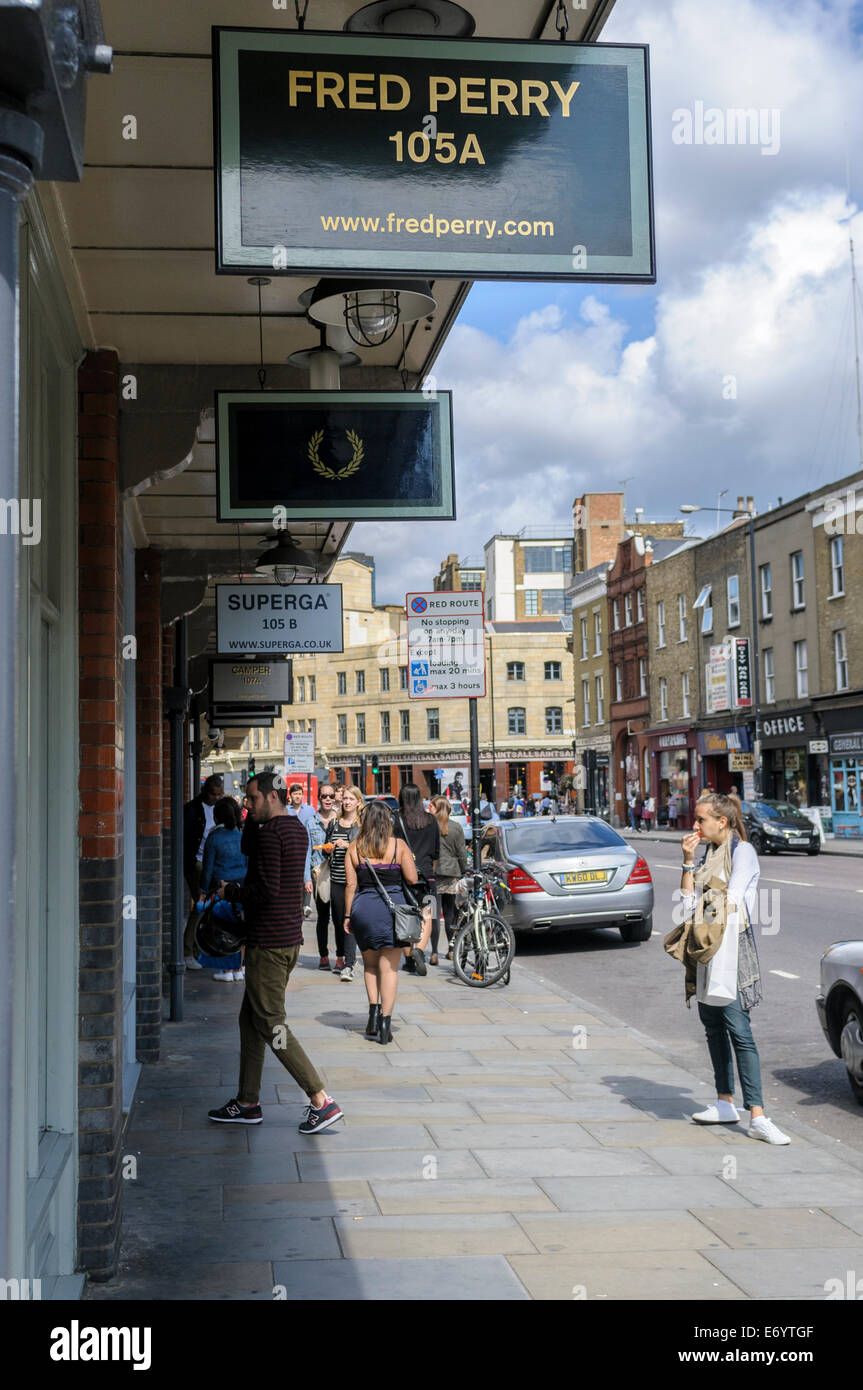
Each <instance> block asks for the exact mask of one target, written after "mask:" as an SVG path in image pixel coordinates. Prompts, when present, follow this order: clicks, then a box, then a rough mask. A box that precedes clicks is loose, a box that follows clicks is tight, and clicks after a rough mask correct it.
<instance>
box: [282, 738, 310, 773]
mask: <svg viewBox="0 0 863 1390" xmlns="http://www.w3.org/2000/svg"><path fill="white" fill-rule="evenodd" d="M314 770H315V736H314V734H285V776H286V777H290V776H291V774H292V773H295V772H302V773H304V774H305V775H306V776H308V775H309V774H310V773H312V772H314Z"/></svg>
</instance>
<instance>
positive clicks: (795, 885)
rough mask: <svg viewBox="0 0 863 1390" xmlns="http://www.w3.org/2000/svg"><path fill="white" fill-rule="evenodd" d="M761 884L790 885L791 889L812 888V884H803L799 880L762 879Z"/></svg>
mask: <svg viewBox="0 0 863 1390" xmlns="http://www.w3.org/2000/svg"><path fill="white" fill-rule="evenodd" d="M761 882H762V883H790V884H791V886H792V888H814V887H815V884H814V883H804V882H803V880H802V879H799V878H762V880H761Z"/></svg>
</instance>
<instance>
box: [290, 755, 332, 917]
mask: <svg viewBox="0 0 863 1390" xmlns="http://www.w3.org/2000/svg"><path fill="white" fill-rule="evenodd" d="M305 795H306V794H305V792H304V790H303V786H302V783H301V782H292V783H291V785H290V786H289V787H288V804H287V812H288V815H289V816H296V817H297V819H298V820H301V821H302V823H303V825H304V826H305V827H306V833H307V834H308V837H309V853H308V855H307V856H306V863H305V869H304V872H303V879H304V881H305V882H307V883H312V882H313V879H312V869H313V868H314V866H315V865H316V864H319V863H320V862H321V854H320V850H319V848H318V846H319V845H322V844H323V843H324V832H323V829H322V827H321V824H320V822H319V821H318V817H317V812H316V811H315V810H314V808H313V807H311V806H309V805H307V804H306V799H305ZM311 904H312V890H311V889H309V893H308V901H307V902H304V903H303V916H304V917H310V916H311V915H312V905H311Z"/></svg>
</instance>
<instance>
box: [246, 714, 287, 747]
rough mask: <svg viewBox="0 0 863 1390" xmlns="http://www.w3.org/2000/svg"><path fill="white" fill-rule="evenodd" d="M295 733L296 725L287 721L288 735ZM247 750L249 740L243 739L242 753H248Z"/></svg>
mask: <svg viewBox="0 0 863 1390" xmlns="http://www.w3.org/2000/svg"><path fill="white" fill-rule="evenodd" d="M296 732H297V726H296V724H295V723H294V721H293V719H289V720H288V733H289V734H295V733H296ZM248 750H249V740H248V738H244V739H243V751H244V752H248Z"/></svg>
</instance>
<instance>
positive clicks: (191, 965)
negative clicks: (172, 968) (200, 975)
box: [183, 956, 204, 970]
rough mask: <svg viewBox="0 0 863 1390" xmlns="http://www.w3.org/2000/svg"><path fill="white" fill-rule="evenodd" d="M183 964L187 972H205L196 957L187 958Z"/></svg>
mask: <svg viewBox="0 0 863 1390" xmlns="http://www.w3.org/2000/svg"><path fill="white" fill-rule="evenodd" d="M183 964H184V965H185V967H186V969H187V970H203V968H204V967H203V965H201V962H200V961H197V960H195V958H194V956H186V958H185V960H184V962H183Z"/></svg>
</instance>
